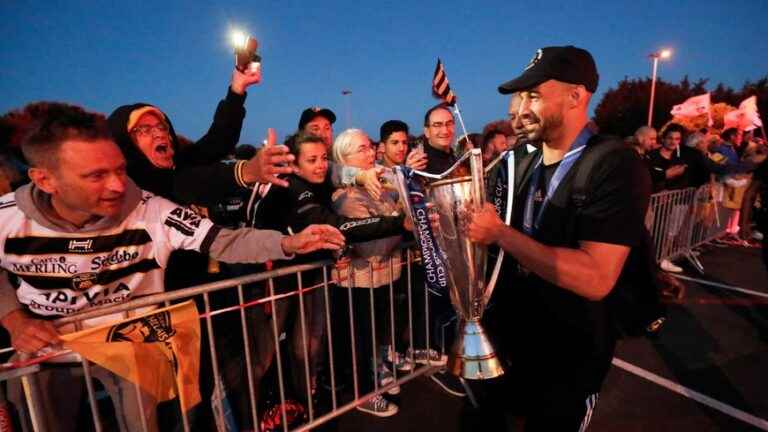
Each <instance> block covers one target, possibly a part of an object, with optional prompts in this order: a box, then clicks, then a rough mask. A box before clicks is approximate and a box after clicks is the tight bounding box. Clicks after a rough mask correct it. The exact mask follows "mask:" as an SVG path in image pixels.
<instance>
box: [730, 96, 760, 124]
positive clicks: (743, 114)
mask: <svg viewBox="0 0 768 432" xmlns="http://www.w3.org/2000/svg"><path fill="white" fill-rule="evenodd" d="M723 123H724V125H723V127H724V129H729V128H737V129H741V130H744V131H750V130H752V129H756V128H759V127H761V126H762V125H763V121H762V120H761V119H760V113H759V112H758V111H757V96H750V97H748V98H746V99H744V100H743V101H741V103H740V104H739V108H738V109H736V110H733V111H730V112H728V113H726V114H725V117H724V118H723Z"/></svg>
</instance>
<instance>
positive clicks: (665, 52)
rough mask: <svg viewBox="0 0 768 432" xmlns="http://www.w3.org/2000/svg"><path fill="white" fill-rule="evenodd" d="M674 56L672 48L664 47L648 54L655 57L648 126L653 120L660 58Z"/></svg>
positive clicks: (652, 57)
mask: <svg viewBox="0 0 768 432" xmlns="http://www.w3.org/2000/svg"><path fill="white" fill-rule="evenodd" d="M671 56H672V50H670V49H666V48H665V49H662V50H661V51H656V52H655V53H651V54H648V57H650V58H651V59H653V74H652V75H651V101H650V102H649V103H648V127H651V122H652V121H653V99H654V96H656V72H657V70H658V68H659V59H660V58H662V59H668V58H670V57H671Z"/></svg>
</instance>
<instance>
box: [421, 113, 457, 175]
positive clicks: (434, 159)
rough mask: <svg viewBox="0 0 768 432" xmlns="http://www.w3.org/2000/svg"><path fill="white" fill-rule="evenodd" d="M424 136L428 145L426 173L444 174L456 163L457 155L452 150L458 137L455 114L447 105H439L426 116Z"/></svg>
mask: <svg viewBox="0 0 768 432" xmlns="http://www.w3.org/2000/svg"><path fill="white" fill-rule="evenodd" d="M424 136H425V137H426V138H427V145H426V146H424V152H425V153H426V155H427V167H426V169H425V171H426V172H428V173H432V174H442V173H443V172H445V170H447V169H448V168H450V167H451V166H453V164H454V163H455V162H456V155H455V154H454V152H453V149H452V148H451V145H452V144H453V139H454V138H455V136H456V122H455V121H454V119H453V113H451V111H450V110H449V108H448V105H446V104H438V105H435V106H433V107H432V108H430V109H429V110H427V113H426V114H424Z"/></svg>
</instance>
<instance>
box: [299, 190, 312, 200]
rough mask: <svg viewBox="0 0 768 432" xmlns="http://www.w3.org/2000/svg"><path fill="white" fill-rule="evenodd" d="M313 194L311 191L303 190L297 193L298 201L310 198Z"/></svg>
mask: <svg viewBox="0 0 768 432" xmlns="http://www.w3.org/2000/svg"><path fill="white" fill-rule="evenodd" d="M313 196H314V194H313V193H312V192H311V191H304V192H302V193H301V195H299V201H301V200H303V199H309V198H312V197H313Z"/></svg>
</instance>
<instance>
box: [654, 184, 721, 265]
mask: <svg viewBox="0 0 768 432" xmlns="http://www.w3.org/2000/svg"><path fill="white" fill-rule="evenodd" d="M717 190H718V188H717V185H716V184H714V185H713V184H705V185H703V186H701V187H699V188H686V189H677V190H666V191H661V192H658V193H655V194H653V195H651V200H650V204H649V206H648V213H647V214H646V218H645V225H646V228H648V231H649V232H650V234H651V237H652V239H653V245H654V251H655V254H656V256H655V257H656V262H661V261H662V260H674V259H678V258H686V259H688V261H689V262H690V263H691V264H692V265H693V266H694V268H696V269H697V270H698V271H699V272H700V273H702V274H703V273H704V267H703V265H702V264H701V262H700V261H699V259H698V257H697V255H696V253H695V251H694V249H695V248H696V247H698V246H701V245H703V244H705V243H708V242H710V241H712V240H715V239H717V238H718V237H721V236H723V235H724V234H726V231H727V225H728V220H729V219H730V218H731V217H732V216H733V213H734V210H733V209H730V208H726V207H725V206H723V205H721V204H720V199H719V197H718V196H717Z"/></svg>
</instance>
